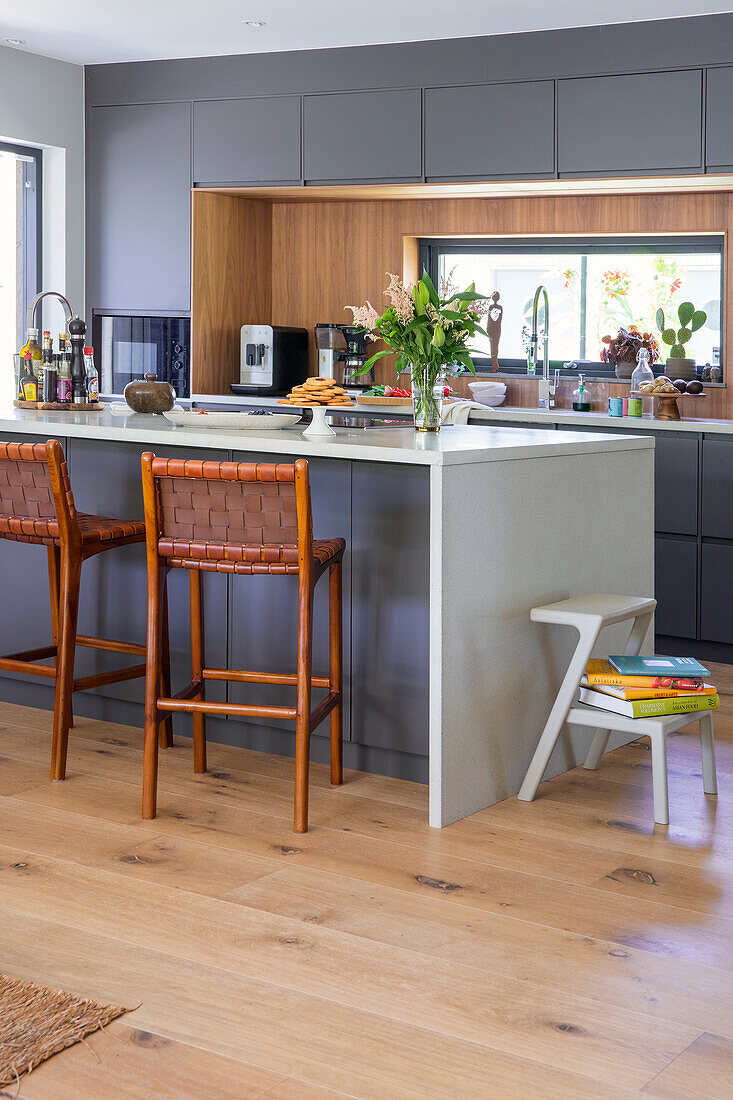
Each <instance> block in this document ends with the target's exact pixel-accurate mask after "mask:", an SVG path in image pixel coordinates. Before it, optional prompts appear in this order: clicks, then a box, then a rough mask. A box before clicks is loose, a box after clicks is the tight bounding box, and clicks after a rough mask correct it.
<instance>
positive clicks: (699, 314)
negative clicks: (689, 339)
mask: <svg viewBox="0 0 733 1100" xmlns="http://www.w3.org/2000/svg"><path fill="white" fill-rule="evenodd" d="M707 319H708V315H707V313H706V312H705V310H704V309H696V310H695V312H694V313H693V315H692V318H691V320H690V328H691V329H692V331H693V332H697V330H698V329H699V328H702V326H703V325H704V324H705V322H706V321H707Z"/></svg>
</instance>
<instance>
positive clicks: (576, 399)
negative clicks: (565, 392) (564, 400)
mask: <svg viewBox="0 0 733 1100" xmlns="http://www.w3.org/2000/svg"><path fill="white" fill-rule="evenodd" d="M590 410H591V403H590V400H589V394H588V387H587V386H586V384H585V379H584V378H583V375H582V374H579V375H578V385H577V387H576V389H574V390H573V412H576V413H586V412H590Z"/></svg>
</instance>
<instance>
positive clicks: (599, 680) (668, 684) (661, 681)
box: [585, 657, 715, 699]
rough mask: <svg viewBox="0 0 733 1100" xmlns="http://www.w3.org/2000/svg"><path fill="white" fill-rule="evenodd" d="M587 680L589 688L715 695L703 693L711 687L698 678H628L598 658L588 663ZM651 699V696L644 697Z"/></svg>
mask: <svg viewBox="0 0 733 1100" xmlns="http://www.w3.org/2000/svg"><path fill="white" fill-rule="evenodd" d="M585 678H586V679H587V681H588V686H589V687H604V686H606V687H617V688H635V689H638V688H663V689H665V690H667V691H670V690H673V691H683V692H687V693H688V694H689V693H692V692H696V693H697V692H701V693H702V694H715V693H714V692H708V693H705V692H703V688H705V687H707V686H709V685H707V684H705V683H704V681H703V680H702V679H700V678H699V677H697V676H627V675H621V673H620V672H616V669H615V668H613V667H612V666H611V665H610V664H609V662H608V661H602V660H600V659H599V658H597V657H594V658H592V660H590V661H588V664H587V665H586V669H585ZM644 698H647V699H648V698H649V696H648V695H647V696H644Z"/></svg>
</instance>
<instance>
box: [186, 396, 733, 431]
mask: <svg viewBox="0 0 733 1100" xmlns="http://www.w3.org/2000/svg"><path fill="white" fill-rule="evenodd" d="M193 402H194V404H199V405H222V406H226V407H228V408H231V407H232V406H234V407H235V408H236V407H240V408H247V407H249V408H270V407H273V408H282V406H281V405H278V403H277V398H275V397H244V396H242V397H237V396H235V395H233V394H221V395H211V394H195V395H194V397H193ZM353 412H354V413H356V414H362V415H364V416H384V417H400V416H407V415H411V410H410V409H409V407H408V406H398V407H396V408H392V407H390V406H388V405H357V406H356V407H355V408H354V410H353ZM486 421H490V422H492V423H493V422H496V421H506V422H507V424H512V423H514V422H516V421H519V422H520V423H523V424H526V423H527V422H529V423H532V424H536V425H537V427H538V428H541V427H543V426H544V425H546V424H567V425H568V426H570V425H572V426H573V427H576V426H577V425H579V426H582V427H592V428H596V429H597V428H599V427H603V428H608V429H609V430H610V431H615V430H618V429H621V430H624V429H625V428H633V429H635V430H638V429H642V430H644V429H648V430H649V431H654V432H657V431H659V432H665V431H672V432H708V433H712V434H716V435H733V420H705V419H703V418H702V417H694V418H693V417H686V418H685V419H683V420H655V419H654V418H653V417H651V416H644V417H641V418H639V417H634V416H625V417H618V416H609V415H608V414H607V413H605V412H590V413H577V412H573V410H572V409H534V408H524V407H515V406H512V405H500V406H499V407H498V408H490V407H489V406H488V405H487V406H486V407H485V409H484V410H482V411H479V410H478V409H474V410H472V411H471V414H470V417H469V423H470V424H482V423H484V422H486Z"/></svg>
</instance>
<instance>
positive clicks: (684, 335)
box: [677, 328, 692, 344]
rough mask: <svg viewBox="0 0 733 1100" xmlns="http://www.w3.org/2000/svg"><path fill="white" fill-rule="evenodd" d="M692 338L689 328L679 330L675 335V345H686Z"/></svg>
mask: <svg viewBox="0 0 733 1100" xmlns="http://www.w3.org/2000/svg"><path fill="white" fill-rule="evenodd" d="M691 336H692V330H691V329H689V328H681V329H680V330H679V332H678V333H677V343H678V344H686V343H687V342H688V340H689V339H690V337H691Z"/></svg>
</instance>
